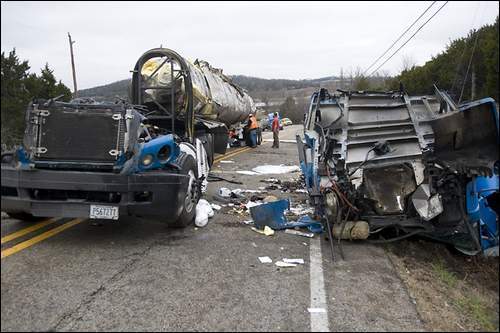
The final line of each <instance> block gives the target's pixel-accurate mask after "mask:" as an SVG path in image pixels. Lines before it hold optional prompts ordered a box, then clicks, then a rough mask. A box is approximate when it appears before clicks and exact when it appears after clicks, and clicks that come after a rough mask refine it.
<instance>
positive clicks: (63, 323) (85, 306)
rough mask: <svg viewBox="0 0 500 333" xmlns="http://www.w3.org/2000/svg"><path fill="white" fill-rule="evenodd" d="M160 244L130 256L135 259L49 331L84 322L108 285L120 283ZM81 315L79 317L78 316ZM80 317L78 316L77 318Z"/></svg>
mask: <svg viewBox="0 0 500 333" xmlns="http://www.w3.org/2000/svg"><path fill="white" fill-rule="evenodd" d="M159 243H160V242H159V241H155V242H153V243H152V244H150V245H149V246H147V247H146V248H145V249H144V250H142V251H140V252H134V253H132V254H131V255H130V257H134V258H133V259H131V260H130V261H129V262H127V263H126V264H125V265H124V266H123V267H122V268H121V269H119V270H118V271H117V272H116V273H115V274H113V275H112V276H111V277H110V278H109V279H107V280H105V281H104V282H103V283H101V285H99V287H97V288H96V289H95V290H94V291H92V292H91V293H90V294H88V295H87V296H85V297H84V298H83V300H82V301H81V302H80V303H79V304H78V305H77V306H76V307H75V308H74V309H72V310H70V311H68V312H67V313H65V314H64V315H62V316H61V318H59V320H58V321H57V323H56V324H55V325H54V326H53V327H52V328H51V329H49V331H59V330H61V327H65V326H67V325H70V324H71V322H75V321H81V320H83V316H84V315H85V313H86V309H88V308H89V307H90V304H91V303H93V302H94V300H95V299H96V298H97V297H99V296H100V295H101V294H102V293H103V292H104V291H106V285H110V284H113V283H114V282H116V281H119V280H120V278H121V277H122V276H123V275H124V274H125V273H127V272H129V271H130V270H132V268H133V267H134V266H135V264H136V263H137V262H139V261H140V259H141V258H142V257H144V256H146V255H147V254H148V253H149V251H151V249H152V248H153V247H154V246H156V245H158V244H159ZM78 314H79V315H78ZM77 315H78V316H77Z"/></svg>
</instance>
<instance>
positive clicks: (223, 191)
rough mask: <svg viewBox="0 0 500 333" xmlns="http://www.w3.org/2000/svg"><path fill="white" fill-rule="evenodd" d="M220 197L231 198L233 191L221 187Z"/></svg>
mask: <svg viewBox="0 0 500 333" xmlns="http://www.w3.org/2000/svg"><path fill="white" fill-rule="evenodd" d="M219 196H221V197H223V198H229V197H230V196H231V190H230V189H228V188H227V187H221V188H220V189H219Z"/></svg>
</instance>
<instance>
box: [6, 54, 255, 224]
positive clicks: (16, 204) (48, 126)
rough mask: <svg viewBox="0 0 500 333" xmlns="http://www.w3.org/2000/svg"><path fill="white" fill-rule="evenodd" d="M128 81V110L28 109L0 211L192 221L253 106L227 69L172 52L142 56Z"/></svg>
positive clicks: (113, 106)
mask: <svg viewBox="0 0 500 333" xmlns="http://www.w3.org/2000/svg"><path fill="white" fill-rule="evenodd" d="M132 73H133V77H132V85H131V91H130V95H131V103H128V102H124V101H120V102H115V103H113V102H106V103H92V102H88V101H82V100H74V101H71V102H69V103H64V102H59V101H57V98H54V99H51V100H34V101H33V102H32V103H30V105H29V106H28V109H27V111H26V119H25V124H26V129H25V135H24V142H23V145H22V146H21V147H19V148H17V149H16V150H15V151H14V152H10V153H5V154H2V159H1V162H2V163H1V181H2V192H1V200H2V211H5V212H7V213H8V214H9V215H11V216H12V217H15V218H19V219H35V218H37V217H68V218H77V217H79V218H104V219H118V217H120V216H127V215H133V216H144V217H153V218H157V219H161V220H163V221H165V222H166V223H168V224H169V225H171V226H178V227H183V226H186V225H188V224H190V223H191V222H192V221H193V219H194V216H195V211H196V210H195V207H196V204H197V202H198V199H199V198H200V196H201V193H202V192H203V191H205V189H206V185H207V177H208V172H209V169H210V166H211V164H212V162H213V158H214V154H215V153H220V154H224V153H225V151H226V147H227V140H228V133H227V127H228V126H230V125H232V124H234V123H238V122H240V121H242V120H243V119H245V118H247V117H248V114H249V113H251V112H255V106H254V103H253V101H252V99H251V98H250V96H248V95H247V94H246V93H245V92H244V91H243V90H242V89H241V88H239V87H238V86H236V85H234V84H233V83H232V82H231V80H230V79H229V78H227V77H226V76H224V75H223V74H222V71H221V70H219V69H215V68H212V67H211V66H210V65H209V64H208V63H206V62H204V61H195V62H194V63H191V62H190V61H188V60H186V59H184V58H183V57H181V56H180V55H179V54H177V53H176V52H175V51H173V50H170V49H166V48H157V49H151V50H149V51H147V52H145V53H144V54H143V55H142V56H141V57H140V58H139V59H138V61H137V62H136V64H135V67H134V70H133V71H132Z"/></svg>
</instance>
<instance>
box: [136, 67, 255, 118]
mask: <svg viewBox="0 0 500 333" xmlns="http://www.w3.org/2000/svg"><path fill="white" fill-rule="evenodd" d="M184 60H185V61H186V63H187V66H188V68H189V75H190V77H191V82H192V88H193V108H194V112H195V114H196V115H198V116H201V117H202V118H205V119H210V120H215V121H219V122H222V123H224V124H226V125H227V126H228V127H229V126H231V125H234V124H236V123H239V122H241V121H244V120H246V119H247V118H248V115H249V114H250V113H255V103H254V101H253V100H252V98H251V97H250V96H249V95H248V94H247V93H246V92H245V91H244V90H243V89H242V88H240V87H239V86H237V85H236V84H234V83H233V82H232V81H231V79H230V78H229V77H227V76H226V75H224V74H223V73H222V70H221V69H217V68H213V67H212V66H210V64H209V63H208V62H206V61H203V60H196V61H194V62H191V61H189V60H187V59H184ZM162 62H163V61H162V59H161V58H152V59H149V60H148V61H146V62H145V63H144V65H143V66H142V69H141V75H142V76H143V79H144V80H146V79H147V78H148V77H150V76H151V75H152V76H151V78H150V79H148V80H149V81H148V82H149V83H150V84H149V86H165V87H171V86H172V77H174V86H175V105H176V112H181V113H182V112H184V111H183V110H184V108H182V103H183V99H184V96H185V91H186V89H185V86H184V84H185V82H184V78H183V76H182V75H179V73H178V71H179V70H180V66H179V64H177V63H175V62H174V64H173V68H174V75H172V74H171V66H170V65H163V66H161V64H162ZM158 67H159V68H158ZM145 92H146V96H149V97H150V98H154V99H155V100H156V101H158V102H160V103H162V104H165V105H169V104H170V96H171V95H170V93H169V92H166V91H164V90H160V89H147V90H146V91H145Z"/></svg>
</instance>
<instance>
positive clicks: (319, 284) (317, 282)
mask: <svg viewBox="0 0 500 333" xmlns="http://www.w3.org/2000/svg"><path fill="white" fill-rule="evenodd" d="M310 256H311V264H310V267H311V277H310V283H311V307H310V308H309V313H310V315H311V332H329V331H330V329H329V326H328V305H327V304H326V293H325V281H324V277H323V260H322V258H321V243H320V238H319V237H318V238H312V239H311V245H310ZM323 309H324V311H323Z"/></svg>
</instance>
